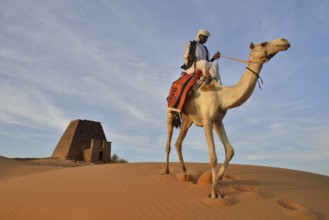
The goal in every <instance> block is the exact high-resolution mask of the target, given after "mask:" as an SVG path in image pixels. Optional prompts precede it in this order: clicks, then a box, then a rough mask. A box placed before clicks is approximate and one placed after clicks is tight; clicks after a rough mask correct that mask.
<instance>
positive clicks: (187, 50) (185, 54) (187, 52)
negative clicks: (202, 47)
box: [183, 42, 191, 65]
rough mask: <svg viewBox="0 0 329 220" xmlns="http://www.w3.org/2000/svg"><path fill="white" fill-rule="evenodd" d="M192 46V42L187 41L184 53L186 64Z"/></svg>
mask: <svg viewBox="0 0 329 220" xmlns="http://www.w3.org/2000/svg"><path fill="white" fill-rule="evenodd" d="M190 46H191V43H190V42H187V43H186V45H185V49H184V53H183V60H184V63H185V64H186V65H187V63H188V55H189V52H190Z"/></svg>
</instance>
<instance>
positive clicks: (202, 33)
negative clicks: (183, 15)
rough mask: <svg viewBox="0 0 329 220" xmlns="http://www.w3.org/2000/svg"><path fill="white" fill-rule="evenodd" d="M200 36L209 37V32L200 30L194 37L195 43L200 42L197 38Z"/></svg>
mask: <svg viewBox="0 0 329 220" xmlns="http://www.w3.org/2000/svg"><path fill="white" fill-rule="evenodd" d="M200 35H204V36H207V37H210V32H209V31H207V30H206V29H200V30H199V32H198V34H197V35H196V37H195V41H196V42H199V41H200V38H199V36H200Z"/></svg>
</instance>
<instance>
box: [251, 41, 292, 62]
mask: <svg viewBox="0 0 329 220" xmlns="http://www.w3.org/2000/svg"><path fill="white" fill-rule="evenodd" d="M289 47H290V43H289V42H288V41H287V40H286V39H284V38H278V39H275V40H272V41H269V42H263V43H260V44H253V43H251V44H250V49H251V52H250V57H249V60H250V61H254V62H267V61H269V60H270V59H271V58H272V57H274V55H275V54H277V53H278V52H280V51H285V50H288V48H289Z"/></svg>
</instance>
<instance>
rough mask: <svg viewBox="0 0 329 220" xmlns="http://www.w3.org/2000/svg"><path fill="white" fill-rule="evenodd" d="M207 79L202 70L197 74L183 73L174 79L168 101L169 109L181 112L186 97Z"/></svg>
mask: <svg viewBox="0 0 329 220" xmlns="http://www.w3.org/2000/svg"><path fill="white" fill-rule="evenodd" d="M205 80H206V77H205V76H203V75H202V72H201V71H197V72H196V73H195V75H192V74H187V73H185V72H183V73H182V76H181V77H180V78H179V79H177V80H176V81H174V82H173V83H172V85H171V88H170V91H169V94H168V97H167V101H168V110H169V111H174V112H181V110H182V108H183V105H184V103H185V100H186V97H187V96H189V95H191V94H192V93H193V92H194V91H196V90H197V89H198V88H199V87H200V86H201V85H202V84H203V83H204V81H205Z"/></svg>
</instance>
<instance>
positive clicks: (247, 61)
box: [221, 44, 271, 89]
mask: <svg viewBox="0 0 329 220" xmlns="http://www.w3.org/2000/svg"><path fill="white" fill-rule="evenodd" d="M267 47H268V44H267V45H266V47H265V48H264V49H257V50H260V51H264V52H265V59H264V61H260V62H258V61H257V62H256V61H252V60H242V59H237V58H232V57H227V56H222V55H221V57H224V58H226V59H230V60H234V61H237V62H241V63H246V64H249V63H258V64H264V63H266V62H268V61H269V60H270V59H271V58H268V57H267ZM257 50H253V51H257ZM246 69H247V70H249V71H250V72H252V73H253V74H254V75H255V76H256V77H257V82H258V87H259V89H262V87H261V86H260V83H259V80H260V82H261V84H263V79H262V78H261V77H260V76H259V74H257V73H256V72H255V71H253V70H252V69H250V68H249V67H248V66H247V67H246Z"/></svg>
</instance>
